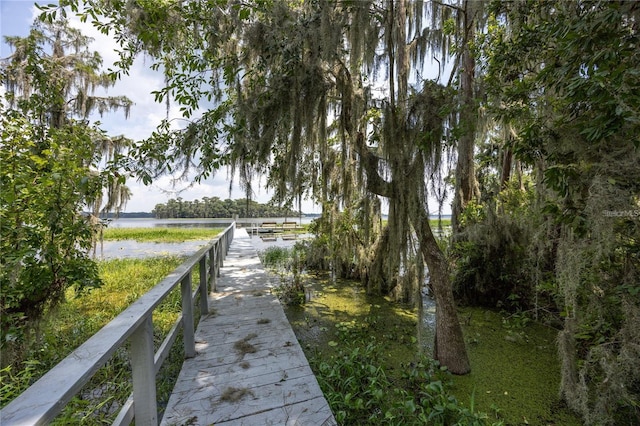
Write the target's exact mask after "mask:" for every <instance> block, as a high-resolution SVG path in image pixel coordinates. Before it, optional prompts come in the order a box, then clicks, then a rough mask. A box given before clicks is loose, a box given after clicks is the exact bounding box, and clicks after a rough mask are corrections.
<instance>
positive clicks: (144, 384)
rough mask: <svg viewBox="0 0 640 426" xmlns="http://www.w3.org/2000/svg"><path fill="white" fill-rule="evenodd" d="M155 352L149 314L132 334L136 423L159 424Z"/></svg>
mask: <svg viewBox="0 0 640 426" xmlns="http://www.w3.org/2000/svg"><path fill="white" fill-rule="evenodd" d="M153 352H154V349H153V320H152V318H151V315H149V316H148V317H147V318H145V320H144V322H142V324H140V326H139V327H138V328H137V329H136V331H134V332H133V334H132V335H131V368H132V375H133V401H134V404H133V405H134V413H135V420H136V424H139V425H157V424H158V408H157V406H156V373H155V367H154V365H153Z"/></svg>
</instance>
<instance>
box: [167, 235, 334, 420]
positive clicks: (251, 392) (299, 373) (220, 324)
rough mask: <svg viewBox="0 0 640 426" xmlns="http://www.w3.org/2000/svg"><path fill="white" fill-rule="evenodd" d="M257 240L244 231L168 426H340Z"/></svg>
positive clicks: (185, 370) (188, 362) (177, 389)
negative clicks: (276, 293)
mask: <svg viewBox="0 0 640 426" xmlns="http://www.w3.org/2000/svg"><path fill="white" fill-rule="evenodd" d="M274 284H275V283H274V282H272V281H271V278H270V277H269V276H268V275H267V274H266V272H265V271H264V269H263V267H262V264H261V263H260V260H259V259H258V256H257V252H256V250H255V249H254V247H253V245H252V243H251V239H250V237H249V235H248V234H247V232H246V231H245V230H244V229H237V230H236V233H235V237H234V240H233V243H232V244H231V248H230V250H229V254H228V255H227V258H226V260H225V262H224V267H223V268H222V269H221V276H220V278H218V280H217V286H216V287H217V292H215V293H212V294H210V296H209V308H210V312H211V314H210V315H208V316H207V317H206V318H202V319H201V320H200V324H199V325H198V329H197V330H196V356H195V357H194V358H190V359H187V360H185V362H184V364H183V367H182V371H181V372H180V376H179V377H178V381H177V383H176V385H175V388H174V390H173V394H172V395H171V398H170V399H169V403H168V405H167V408H166V411H165V415H164V418H163V419H162V422H161V424H162V425H167V426H168V425H213V424H215V425H251V426H254V425H335V424H336V422H335V419H334V417H333V414H332V413H331V409H330V408H329V405H328V404H327V401H326V400H325V398H324V396H323V394H322V391H321V390H320V387H319V386H318V382H317V380H316V378H315V376H314V375H313V372H312V371H311V369H310V367H309V364H308V362H307V359H306V358H305V356H304V353H303V352H302V349H301V348H300V346H299V344H298V341H297V340H296V336H295V334H294V333H293V330H292V329H291V326H290V324H289V321H288V320H287V318H286V316H285V314H284V311H283V309H282V306H281V305H280V302H279V301H278V299H277V297H275V296H274V295H272V294H271V291H270V290H271V288H272V287H273V286H274Z"/></svg>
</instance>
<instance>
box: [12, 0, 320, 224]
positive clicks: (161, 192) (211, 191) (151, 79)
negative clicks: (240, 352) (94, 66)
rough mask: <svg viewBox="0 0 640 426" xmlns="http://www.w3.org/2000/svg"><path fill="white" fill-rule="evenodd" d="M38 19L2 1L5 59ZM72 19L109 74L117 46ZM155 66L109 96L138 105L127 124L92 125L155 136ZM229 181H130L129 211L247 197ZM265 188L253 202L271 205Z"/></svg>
mask: <svg viewBox="0 0 640 426" xmlns="http://www.w3.org/2000/svg"><path fill="white" fill-rule="evenodd" d="M41 3H42V4H50V3H54V2H51V1H46V0H45V1H43V2H41ZM37 14H38V10H37V9H36V8H35V7H34V2H33V0H0V35H2V43H1V47H0V57H1V58H6V57H8V56H9V55H10V54H11V49H10V48H9V46H7V45H6V44H5V43H4V36H26V35H27V34H28V32H29V29H30V27H31V24H32V23H33V20H34V18H35V17H36V16H37ZM69 17H70V18H71V21H72V25H73V26H74V27H77V28H80V29H81V30H82V32H83V34H85V35H87V36H90V37H92V38H93V39H94V42H93V44H92V45H91V46H90V48H89V49H90V50H92V51H97V52H99V53H100V55H101V56H102V59H103V66H104V68H105V70H106V69H107V68H108V67H110V66H111V64H113V62H114V61H115V60H116V59H117V55H116V53H115V51H114V49H115V48H116V44H115V43H114V42H113V41H112V40H111V39H110V38H108V37H106V36H104V35H103V34H101V33H99V32H98V31H97V30H96V29H95V28H93V27H92V26H91V24H88V23H87V24H83V23H81V22H80V21H79V20H78V19H77V18H75V17H73V16H72V15H71V14H69ZM150 65H151V61H150V60H149V59H148V58H147V59H146V60H145V58H144V57H140V58H138V59H137V60H136V63H135V64H134V66H133V68H132V69H131V70H130V73H129V75H128V76H126V75H123V76H122V78H121V79H120V80H119V81H118V82H117V83H116V85H115V86H113V87H111V88H110V89H109V90H108V92H107V93H106V94H107V95H111V96H121V95H124V96H127V97H128V98H129V99H131V100H132V101H133V103H134V105H133V107H132V108H131V111H130V115H129V118H128V119H125V116H124V112H123V111H116V112H112V113H109V114H105V115H104V116H102V117H100V116H97V115H96V117H92V119H95V120H99V121H100V122H101V126H100V127H101V128H102V129H103V130H105V131H106V132H107V134H109V135H110V136H119V135H124V136H126V137H128V138H130V139H133V140H142V139H145V138H147V137H148V136H149V135H151V133H152V132H153V130H154V129H155V128H156V126H157V125H158V124H160V122H161V120H162V119H164V118H165V117H166V114H167V111H166V105H165V104H164V103H163V104H159V103H156V102H155V100H154V97H153V95H152V94H151V92H152V91H154V90H159V89H161V88H162V86H163V77H162V74H161V73H159V72H157V71H152V70H151V69H150V68H149V66H150ZM96 94H99V93H98V92H96ZM169 117H172V118H179V117H181V114H180V113H179V112H178V107H177V106H176V105H172V106H171V108H170V111H169ZM180 121H181V120H176V121H175V123H176V125H179V123H180ZM229 178H230V176H229V173H228V170H227V169H226V168H224V169H220V170H219V171H218V173H217V174H216V175H215V176H214V177H213V178H209V179H206V180H205V181H203V182H202V183H200V184H192V182H184V181H182V182H179V183H178V184H176V185H174V184H173V183H172V181H173V178H172V177H171V176H163V177H161V178H159V179H157V180H156V181H154V182H153V184H152V185H150V186H145V185H143V184H142V183H139V182H137V181H135V180H134V179H129V180H128V181H127V186H128V187H129V188H130V189H131V191H132V193H133V195H132V197H131V200H129V202H128V203H127V205H126V208H125V209H124V211H125V212H139V211H146V212H148V211H151V210H152V209H153V208H154V207H155V205H156V204H159V203H166V202H167V201H168V200H169V199H170V198H177V197H182V199H184V200H190V201H191V200H195V199H202V198H203V197H219V198H221V199H226V198H232V199H236V198H243V197H244V194H243V191H241V190H240V188H239V187H238V186H237V180H235V181H234V185H233V188H232V191H231V193H230V192H229V181H230V179H229ZM263 182H264V179H263V180H262V181H257V182H255V183H254V191H255V194H254V200H255V201H257V202H260V203H266V202H268V201H269V200H270V199H271V193H270V192H268V191H267V190H266V189H264V185H262V183H263ZM302 211H303V212H305V213H320V207H319V206H317V205H315V204H313V203H312V202H311V201H304V200H303V202H302Z"/></svg>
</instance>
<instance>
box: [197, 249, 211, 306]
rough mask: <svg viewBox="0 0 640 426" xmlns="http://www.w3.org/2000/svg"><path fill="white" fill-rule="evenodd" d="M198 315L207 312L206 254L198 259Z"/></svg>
mask: <svg viewBox="0 0 640 426" xmlns="http://www.w3.org/2000/svg"><path fill="white" fill-rule="evenodd" d="M198 269H199V270H200V315H202V316H204V315H207V314H208V313H209V286H208V285H207V284H208V283H207V254H206V253H205V254H203V255H202V258H201V259H200V267H199V268H198Z"/></svg>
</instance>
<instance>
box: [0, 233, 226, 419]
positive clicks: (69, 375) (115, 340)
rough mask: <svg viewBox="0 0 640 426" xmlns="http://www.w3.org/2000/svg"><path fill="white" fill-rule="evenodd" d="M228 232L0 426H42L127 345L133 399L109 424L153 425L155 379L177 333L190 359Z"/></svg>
mask: <svg viewBox="0 0 640 426" xmlns="http://www.w3.org/2000/svg"><path fill="white" fill-rule="evenodd" d="M234 230H235V222H234V223H232V224H231V225H230V226H229V227H228V228H226V229H225V230H224V232H223V233H222V234H221V235H219V236H217V237H216V238H215V239H214V240H213V241H212V242H211V243H210V244H209V245H207V246H206V247H203V248H202V249H200V250H199V251H198V252H197V253H196V254H194V255H193V256H191V257H190V258H189V259H188V260H187V261H185V262H184V263H183V264H182V265H180V266H179V267H178V268H176V269H175V270H174V271H173V272H172V273H170V274H169V275H168V276H167V277H166V278H165V279H164V280H162V281H161V282H160V283H158V284H157V285H156V286H155V287H153V288H152V289H151V290H150V291H149V292H147V293H145V294H144V295H143V296H142V297H140V298H139V299H138V300H136V301H135V302H134V303H132V304H131V305H130V306H129V307H128V308H127V309H125V310H124V311H123V312H122V313H121V314H120V315H118V316H117V317H116V318H114V319H113V320H112V321H111V322H109V323H108V324H107V325H105V326H104V327H103V328H102V329H101V330H100V331H98V332H97V333H96V334H94V335H93V336H91V337H90V338H89V340H87V341H86V342H84V343H83V344H82V345H81V346H80V347H78V348H77V349H76V350H74V351H73V352H72V353H71V354H70V355H69V356H68V357H66V358H65V359H63V360H62V361H61V362H60V363H59V364H58V365H56V366H55V367H53V368H52V369H51V370H49V372H47V373H46V374H45V375H44V376H42V377H41V378H40V379H39V380H38V381H37V382H35V383H34V384H33V385H31V386H30V387H29V388H28V389H27V390H26V391H24V392H23V393H22V394H20V395H19V396H18V397H17V398H16V399H14V400H13V401H12V402H11V403H9V404H8V405H7V406H6V407H4V408H3V409H2V410H0V424H2V426H9V425H29V426H31V425H45V424H48V423H49V422H51V421H52V420H53V419H54V418H55V417H56V416H57V415H58V414H59V413H60V412H61V411H62V410H63V409H64V407H65V406H66V405H67V404H68V403H69V401H71V399H72V398H73V397H74V396H75V395H76V394H77V393H78V392H79V391H80V390H81V389H82V387H83V386H84V385H85V384H86V383H87V382H88V381H89V380H90V379H91V378H92V377H93V375H94V374H95V373H96V372H97V371H98V369H99V368H100V367H102V366H103V365H105V364H106V363H107V361H109V359H110V358H111V357H112V356H113V354H114V353H115V352H116V351H117V350H118V348H120V347H121V346H123V345H124V344H125V343H126V342H127V341H130V342H131V345H130V347H131V349H130V352H129V357H130V360H131V367H132V377H133V393H132V394H131V395H130V396H129V399H128V400H127V402H126V403H125V404H124V406H123V407H122V409H121V410H120V412H119V413H118V416H117V418H116V420H115V421H114V423H113V424H114V425H128V424H130V423H131V422H132V421H133V420H134V419H135V421H136V424H138V425H157V424H158V414H157V412H158V410H157V406H156V373H157V372H158V370H159V369H160V367H161V366H162V363H163V362H164V361H165V359H166V358H167V356H168V355H169V350H170V349H171V347H172V346H173V344H174V343H175V341H176V338H177V336H178V333H179V331H180V329H182V330H183V341H184V355H185V357H186V358H191V357H194V356H195V353H196V352H195V341H194V314H193V312H194V304H195V300H196V298H197V297H198V295H199V296H200V312H201V314H202V315H206V314H207V313H208V312H209V306H208V294H209V291H210V290H211V291H215V285H216V277H217V276H218V275H219V273H220V267H222V262H223V260H224V257H225V256H226V254H227V251H228V249H229V246H230V245H231V241H232V240H233V233H234ZM207 261H208V265H207ZM196 265H199V270H200V277H199V279H200V281H199V286H198V287H197V289H196V290H195V291H193V292H192V290H191V289H192V278H191V275H192V271H193V270H194V269H195V267H196ZM207 266H208V267H207ZM178 285H180V286H181V293H182V314H181V316H180V317H179V318H178V319H177V320H176V322H175V324H174V325H173V327H172V328H171V330H170V331H169V333H168V334H167V337H166V338H165V339H164V341H163V342H162V344H161V345H160V347H159V348H158V351H157V352H154V348H153V311H154V309H155V308H156V307H157V306H158V305H160V303H161V302H162V301H163V300H164V299H165V297H167V295H168V294H169V293H170V292H171V291H172V290H173V289H174V288H176V287H177V286H178Z"/></svg>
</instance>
